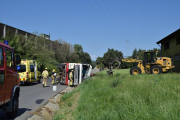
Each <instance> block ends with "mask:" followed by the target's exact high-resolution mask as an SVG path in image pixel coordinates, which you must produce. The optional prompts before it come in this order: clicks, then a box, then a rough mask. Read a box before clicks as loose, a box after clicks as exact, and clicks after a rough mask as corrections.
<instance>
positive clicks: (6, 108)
mask: <svg viewBox="0 0 180 120" xmlns="http://www.w3.org/2000/svg"><path fill="white" fill-rule="evenodd" d="M19 62H20V56H18V55H17V56H15V54H14V50H13V48H11V47H10V46H8V45H6V44H3V43H0V109H2V111H3V112H6V115H7V117H8V118H14V117H16V115H17V112H18V108H19V93H20V87H19V75H18V73H17V70H16V67H15V66H16V64H18V63H19Z"/></svg>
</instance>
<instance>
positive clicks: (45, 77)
mask: <svg viewBox="0 0 180 120" xmlns="http://www.w3.org/2000/svg"><path fill="white" fill-rule="evenodd" d="M42 76H43V87H46V86H47V78H48V71H47V68H45V70H44V71H43V73H42Z"/></svg>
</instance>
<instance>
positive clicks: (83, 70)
mask: <svg viewBox="0 0 180 120" xmlns="http://www.w3.org/2000/svg"><path fill="white" fill-rule="evenodd" d="M60 68H63V71H64V73H65V74H64V76H63V79H62V81H60V78H59V80H58V81H60V84H61V85H68V80H69V73H70V71H71V70H73V85H79V84H81V82H82V81H83V80H84V79H86V78H88V77H90V74H91V70H92V66H91V65H90V64H84V63H60V64H58V65H57V69H60Z"/></svg>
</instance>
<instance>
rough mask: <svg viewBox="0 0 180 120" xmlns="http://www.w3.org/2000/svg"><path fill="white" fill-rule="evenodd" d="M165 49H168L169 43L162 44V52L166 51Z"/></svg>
mask: <svg viewBox="0 0 180 120" xmlns="http://www.w3.org/2000/svg"><path fill="white" fill-rule="evenodd" d="M167 49H169V42H167V43H165V44H164V50H167Z"/></svg>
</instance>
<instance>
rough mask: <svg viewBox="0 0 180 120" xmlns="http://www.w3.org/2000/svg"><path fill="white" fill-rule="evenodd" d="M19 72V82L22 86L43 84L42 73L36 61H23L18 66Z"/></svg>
mask: <svg viewBox="0 0 180 120" xmlns="http://www.w3.org/2000/svg"><path fill="white" fill-rule="evenodd" d="M17 70H18V73H19V81H20V84H21V85H22V84H28V85H31V84H32V82H38V83H40V82H41V81H40V80H41V72H40V70H39V66H38V64H37V62H36V61H35V60H27V59H23V60H21V63H20V64H19V65H17Z"/></svg>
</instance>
